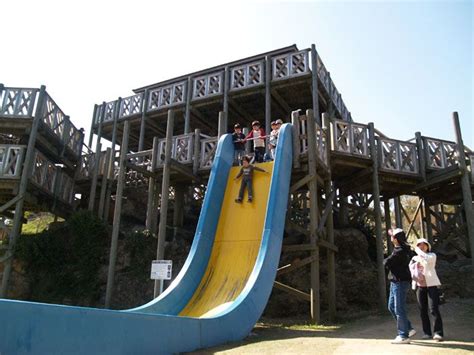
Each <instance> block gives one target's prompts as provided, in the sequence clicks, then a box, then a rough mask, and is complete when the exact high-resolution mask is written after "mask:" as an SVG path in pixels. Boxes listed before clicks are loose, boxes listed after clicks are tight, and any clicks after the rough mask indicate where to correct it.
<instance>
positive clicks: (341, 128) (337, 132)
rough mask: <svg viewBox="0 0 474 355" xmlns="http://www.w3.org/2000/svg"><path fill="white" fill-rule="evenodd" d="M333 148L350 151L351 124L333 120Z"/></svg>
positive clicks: (343, 151) (342, 151)
mask: <svg viewBox="0 0 474 355" xmlns="http://www.w3.org/2000/svg"><path fill="white" fill-rule="evenodd" d="M332 132H333V144H334V147H333V148H334V150H335V151H337V152H341V153H349V154H350V153H351V152H352V147H351V125H350V124H349V123H347V122H342V121H334V123H333V129H332Z"/></svg>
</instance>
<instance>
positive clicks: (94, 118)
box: [88, 104, 98, 148]
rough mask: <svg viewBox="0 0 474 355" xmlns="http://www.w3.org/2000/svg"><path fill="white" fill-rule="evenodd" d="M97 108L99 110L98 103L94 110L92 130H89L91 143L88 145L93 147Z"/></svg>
mask: <svg viewBox="0 0 474 355" xmlns="http://www.w3.org/2000/svg"><path fill="white" fill-rule="evenodd" d="M97 110H98V106H97V104H96V105H94V112H93V113H92V123H91V131H90V132H89V145H88V147H89V148H90V147H92V139H93V137H94V125H95V121H96V115H97Z"/></svg>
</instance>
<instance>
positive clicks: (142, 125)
mask: <svg viewBox="0 0 474 355" xmlns="http://www.w3.org/2000/svg"><path fill="white" fill-rule="evenodd" d="M143 96H144V97H143V100H142V117H141V122H140V138H139V139H138V151H140V152H141V151H142V150H143V147H144V145H145V128H146V110H147V108H148V89H146V90H145V92H144V93H143Z"/></svg>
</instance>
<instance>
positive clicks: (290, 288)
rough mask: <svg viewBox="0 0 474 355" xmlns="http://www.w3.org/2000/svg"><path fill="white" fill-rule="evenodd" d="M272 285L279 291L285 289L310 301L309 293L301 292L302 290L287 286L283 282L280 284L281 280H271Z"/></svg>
mask: <svg viewBox="0 0 474 355" xmlns="http://www.w3.org/2000/svg"><path fill="white" fill-rule="evenodd" d="M273 287H274V288H276V289H279V290H281V291H285V292H287V293H289V294H291V295H293V296H295V297H298V298H300V299H302V300H304V301H311V295H310V294H308V293H306V292H303V291H300V290H297V289H296V288H293V287H291V286H288V285H285V284H282V283H281V282H278V281H274V282H273Z"/></svg>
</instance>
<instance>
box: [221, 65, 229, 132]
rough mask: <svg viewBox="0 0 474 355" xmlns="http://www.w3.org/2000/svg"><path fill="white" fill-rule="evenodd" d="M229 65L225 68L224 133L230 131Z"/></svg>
mask: <svg viewBox="0 0 474 355" xmlns="http://www.w3.org/2000/svg"><path fill="white" fill-rule="evenodd" d="M229 88H230V84H229V67H225V69H224V105H223V106H224V107H223V111H224V117H223V122H222V126H223V129H224V133H227V132H228V131H229Z"/></svg>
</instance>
